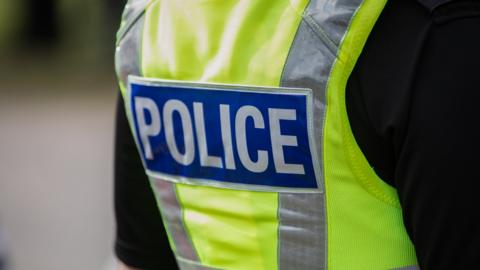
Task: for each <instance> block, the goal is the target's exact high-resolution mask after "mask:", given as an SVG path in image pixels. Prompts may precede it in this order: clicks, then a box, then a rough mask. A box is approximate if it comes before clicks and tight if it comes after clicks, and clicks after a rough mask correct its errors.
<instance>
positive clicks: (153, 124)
mask: <svg viewBox="0 0 480 270" xmlns="http://www.w3.org/2000/svg"><path fill="white" fill-rule="evenodd" d="M144 111H148V113H149V114H150V118H151V121H150V124H147V122H146V119H145V114H144ZM135 112H136V114H137V118H138V132H139V133H140V140H141V141H142V144H143V149H144V151H145V158H147V159H150V160H152V159H153V153H152V147H151V146H150V141H149V139H148V137H153V136H157V135H158V134H159V133H160V113H159V112H158V107H157V105H155V102H154V101H153V100H152V99H150V98H144V97H135Z"/></svg>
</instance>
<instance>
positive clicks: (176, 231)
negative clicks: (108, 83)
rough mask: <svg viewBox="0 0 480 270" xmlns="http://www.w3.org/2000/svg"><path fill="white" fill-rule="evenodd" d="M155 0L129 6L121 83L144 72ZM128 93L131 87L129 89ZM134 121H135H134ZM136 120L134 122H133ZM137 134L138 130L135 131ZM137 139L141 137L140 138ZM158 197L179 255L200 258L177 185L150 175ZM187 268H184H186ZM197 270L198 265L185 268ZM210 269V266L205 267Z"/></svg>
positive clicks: (121, 42) (120, 53)
mask: <svg viewBox="0 0 480 270" xmlns="http://www.w3.org/2000/svg"><path fill="white" fill-rule="evenodd" d="M149 2H151V1H147V0H130V1H129V2H128V4H127V6H126V7H125V11H124V15H123V21H122V26H121V29H120V30H119V35H118V37H119V38H118V41H117V49H116V50H117V51H116V54H115V68H116V71H117V75H118V77H119V80H120V82H121V83H122V84H123V85H124V86H127V82H128V76H129V75H136V76H140V75H141V55H140V54H141V44H142V36H143V25H144V21H145V17H144V16H143V15H144V14H145V8H146V7H147V5H148V3H149ZM127 95H128V90H127ZM125 104H126V110H127V116H128V118H129V119H130V120H131V118H132V112H131V109H130V108H131V107H130V105H131V104H130V100H129V98H128V97H127V98H125ZM130 122H131V121H130ZM131 123H132V122H131ZM133 134H134V135H135V133H133ZM136 141H137V140H136ZM150 181H151V183H152V187H153V189H154V192H155V196H156V197H157V200H158V201H159V204H160V205H162V207H161V208H162V209H161V210H160V211H161V213H162V216H163V219H164V224H165V226H166V227H167V230H168V232H169V235H170V237H171V238H172V240H173V242H174V243H175V248H176V257H177V260H179V257H181V258H185V259H187V260H191V261H198V260H199V259H198V256H197V253H196V251H195V249H194V248H193V245H192V242H191V240H190V238H189V237H188V234H187V233H186V230H185V227H184V224H183V217H182V209H181V206H180V204H179V202H178V199H177V194H176V190H175V184H174V183H170V182H166V181H164V180H162V179H157V178H155V179H154V178H152V177H150ZM182 269H183V268H182ZM185 269H194V268H185ZM198 269H199V268H198ZM205 269H206V268H205Z"/></svg>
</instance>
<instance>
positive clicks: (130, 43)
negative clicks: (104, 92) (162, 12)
mask: <svg viewBox="0 0 480 270" xmlns="http://www.w3.org/2000/svg"><path fill="white" fill-rule="evenodd" d="M144 21H145V18H144V17H143V16H142V17H141V18H139V19H138V20H137V21H136V22H135V24H133V25H132V26H131V27H130V31H128V32H127V33H126V34H125V36H124V37H123V38H122V39H121V40H120V41H119V42H118V45H117V49H116V53H115V69H116V71H117V76H118V79H119V80H120V82H121V83H122V84H123V85H124V86H125V87H126V85H127V79H128V75H138V76H139V75H141V63H140V62H141V61H140V59H141V58H140V52H141V48H140V46H141V44H142V42H141V38H142V31H143V23H144Z"/></svg>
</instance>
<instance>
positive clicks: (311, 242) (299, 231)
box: [278, 193, 326, 269]
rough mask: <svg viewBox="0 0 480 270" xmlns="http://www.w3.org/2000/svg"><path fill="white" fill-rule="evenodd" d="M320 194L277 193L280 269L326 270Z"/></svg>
mask: <svg viewBox="0 0 480 270" xmlns="http://www.w3.org/2000/svg"><path fill="white" fill-rule="evenodd" d="M322 195H323V194H285V193H280V194H279V215H280V226H279V254H278V255H279V269H326V268H325V263H326V262H325V254H326V250H325V248H326V245H325V229H326V228H325V219H324V217H325V207H324V203H323V201H324V200H323V196H322Z"/></svg>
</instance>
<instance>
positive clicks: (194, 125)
mask: <svg viewBox="0 0 480 270" xmlns="http://www.w3.org/2000/svg"><path fill="white" fill-rule="evenodd" d="M127 92H128V93H127V96H128V97H129V98H128V101H127V107H128V108H127V109H128V111H129V116H130V117H129V118H130V120H131V124H132V128H133V131H134V135H135V137H136V141H137V144H138V147H139V149H140V153H141V156H142V159H143V162H144V165H145V167H146V170H147V174H149V175H150V176H151V177H159V178H162V179H166V180H169V181H175V182H181V183H189V184H198V185H209V186H216V187H225V188H241V189H249V190H279V191H281V190H290V191H291V190H299V191H300V190H305V191H313V192H315V191H318V187H319V186H318V183H317V177H316V175H318V160H317V155H316V153H315V146H314V143H313V141H314V140H313V134H312V133H313V127H312V119H311V118H312V113H311V106H312V93H311V90H309V89H297V88H293V89H290V88H265V87H251V86H233V85H218V84H215V85H213V84H198V83H185V82H175V81H162V80H152V79H145V78H140V77H134V76H131V77H129V89H128V91H127Z"/></svg>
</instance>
